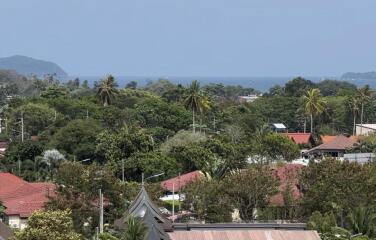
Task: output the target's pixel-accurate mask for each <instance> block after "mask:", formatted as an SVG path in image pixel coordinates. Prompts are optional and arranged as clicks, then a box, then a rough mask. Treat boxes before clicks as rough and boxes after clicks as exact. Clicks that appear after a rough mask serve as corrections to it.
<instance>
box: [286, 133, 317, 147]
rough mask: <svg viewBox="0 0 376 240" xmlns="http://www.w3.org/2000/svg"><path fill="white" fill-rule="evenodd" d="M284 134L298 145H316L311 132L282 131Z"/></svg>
mask: <svg viewBox="0 0 376 240" xmlns="http://www.w3.org/2000/svg"><path fill="white" fill-rule="evenodd" d="M281 134H282V135H284V136H287V137H288V138H290V139H291V140H292V141H293V142H294V143H296V144H298V145H305V146H314V145H315V140H314V139H313V136H312V134H310V133H281Z"/></svg>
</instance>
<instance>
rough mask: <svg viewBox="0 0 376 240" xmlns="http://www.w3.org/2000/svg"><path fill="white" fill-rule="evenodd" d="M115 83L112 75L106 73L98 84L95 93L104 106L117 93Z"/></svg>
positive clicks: (109, 102)
mask: <svg viewBox="0 0 376 240" xmlns="http://www.w3.org/2000/svg"><path fill="white" fill-rule="evenodd" d="M117 86H118V85H117V83H116V81H115V78H114V77H113V76H112V75H110V74H109V75H107V76H106V77H105V78H104V79H103V80H102V81H101V82H100V84H99V87H98V91H97V95H98V97H99V99H100V100H101V102H102V104H103V106H104V107H107V106H108V105H110V104H111V103H112V100H113V98H114V97H115V96H116V95H117V94H118V90H117V89H116V87H117Z"/></svg>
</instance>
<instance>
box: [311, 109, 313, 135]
mask: <svg viewBox="0 0 376 240" xmlns="http://www.w3.org/2000/svg"><path fill="white" fill-rule="evenodd" d="M311 134H313V114H312V113H311Z"/></svg>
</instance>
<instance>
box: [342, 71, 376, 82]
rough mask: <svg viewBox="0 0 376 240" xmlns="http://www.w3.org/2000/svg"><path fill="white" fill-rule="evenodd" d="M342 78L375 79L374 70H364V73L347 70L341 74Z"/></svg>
mask: <svg viewBox="0 0 376 240" xmlns="http://www.w3.org/2000/svg"><path fill="white" fill-rule="evenodd" d="M341 78H342V79H344V80H351V79H364V80H369V79H376V72H375V71H372V72H364V73H355V72H347V73H345V74H343V75H342V77H341Z"/></svg>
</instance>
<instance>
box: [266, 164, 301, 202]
mask: <svg viewBox="0 0 376 240" xmlns="http://www.w3.org/2000/svg"><path fill="white" fill-rule="evenodd" d="M303 168H304V165H301V164H286V165H284V166H282V167H278V168H277V169H275V170H274V171H273V175H274V176H275V177H276V178H277V179H278V180H279V182H280V184H279V187H278V189H279V193H277V194H276V195H274V196H272V197H271V198H270V205H271V206H275V207H284V206H286V205H290V204H292V203H285V199H284V197H283V192H285V191H290V193H291V197H292V200H293V201H298V200H299V199H300V198H302V197H303V193H302V192H301V191H300V187H299V178H298V176H299V174H300V173H301V171H302V169H303Z"/></svg>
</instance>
